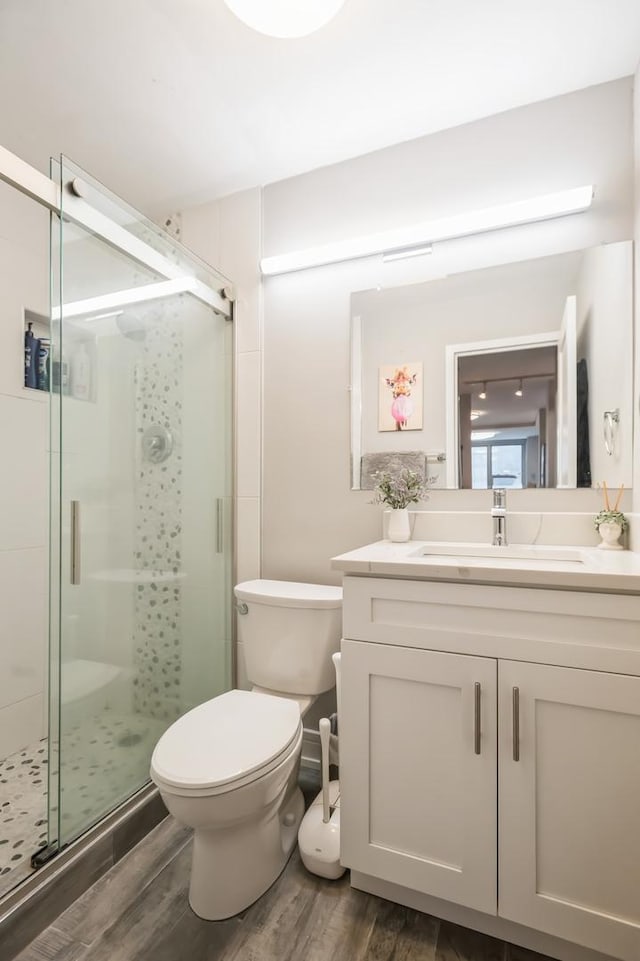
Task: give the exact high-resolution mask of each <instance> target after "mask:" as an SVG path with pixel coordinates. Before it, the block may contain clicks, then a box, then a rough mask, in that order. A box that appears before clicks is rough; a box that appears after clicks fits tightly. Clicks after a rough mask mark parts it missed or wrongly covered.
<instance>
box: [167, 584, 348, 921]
mask: <svg viewBox="0 0 640 961" xmlns="http://www.w3.org/2000/svg"><path fill="white" fill-rule="evenodd" d="M235 595H236V598H237V600H238V604H237V607H238V613H239V615H240V616H239V617H238V625H239V626H238V639H239V640H240V641H241V642H242V644H243V646H244V653H245V660H246V665H247V675H248V677H249V680H250V681H251V683H252V684H253V685H254V687H253V688H252V690H251V691H228V692H227V693H226V694H221V695H220V696H219V697H215V698H213V699H212V700H211V701H206V702H205V703H204V704H200V705H199V706H198V707H196V708H194V709H193V710H192V711H189V713H188V714H185V715H184V716H183V717H181V718H179V719H178V720H177V721H176V722H175V723H174V724H172V725H171V727H170V728H169V729H168V730H167V731H165V733H164V734H163V735H162V737H161V738H160V740H159V741H158V743H157V745H156V748H155V750H154V752H153V757H152V758H151V779H152V781H153V782H154V783H155V784H157V786H158V788H159V790H160V794H161V795H162V799H163V800H164V803H165V804H166V806H167V808H168V809H169V811H170V812H171V814H173V816H174V817H175V818H176V820H178V821H180V822H181V823H182V824H186V825H188V826H189V827H192V828H194V829H195V834H194V842H193V863H192V870H191V886H190V890H189V903H190V904H191V907H192V908H193V910H194V911H195V913H196V914H198V915H199V916H200V917H201V918H205V919H207V920H209V921H218V920H222V919H223V918H229V917H232V916H233V915H234V914H238V912H240V911H243V910H244V909H245V908H246V907H248V906H249V905H250V904H252V903H253V902H254V901H255V900H256V899H257V898H259V897H260V895H261V894H263V893H264V892H265V891H266V890H267V888H268V887H269V886H270V885H271V884H273V882H274V881H275V879H276V878H277V877H278V875H279V874H280V872H281V871H282V869H283V868H284V866H285V864H286V863H287V860H288V858H289V855H290V854H291V851H292V850H293V847H294V845H295V841H296V836H297V833H298V827H299V824H300V821H301V819H302V815H303V813H304V801H303V798H302V793H301V791H300V788H299V787H298V784H297V779H298V768H299V764H300V751H301V747H302V716H303V715H304V713H305V711H306V710H307V709H308V708H309V706H310V704H311V703H312V701H314V700H315V698H316V697H317V696H318V695H319V694H321V693H322V692H323V691H328V690H329V689H330V688H332V687H333V686H334V684H335V674H334V670H333V664H332V661H331V655H332V654H333V653H334V652H335V651H337V650H338V649H339V647H340V636H341V628H342V590H341V588H339V587H324V586H321V585H317V584H296V583H291V582H289V581H266V580H256V581H246V582H245V583H243V584H238V586H237V587H236V588H235Z"/></svg>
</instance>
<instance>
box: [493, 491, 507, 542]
mask: <svg viewBox="0 0 640 961" xmlns="http://www.w3.org/2000/svg"><path fill="white" fill-rule="evenodd" d="M491 517H492V519H493V541H492V543H493V546H494V547H506V546H507V492H506V490H505V489H504V487H496V489H495V490H494V492H493V507H492V508H491Z"/></svg>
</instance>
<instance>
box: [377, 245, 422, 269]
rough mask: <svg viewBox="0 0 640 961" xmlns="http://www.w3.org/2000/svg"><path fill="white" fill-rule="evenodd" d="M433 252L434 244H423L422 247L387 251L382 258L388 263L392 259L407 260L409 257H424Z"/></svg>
mask: <svg viewBox="0 0 640 961" xmlns="http://www.w3.org/2000/svg"><path fill="white" fill-rule="evenodd" d="M432 253H433V244H423V246H422V247H408V248H404V249H401V250H393V251H386V252H385V253H384V254H383V255H382V260H383V262H384V263H385V264H388V263H389V262H390V261H392V260H406V259H407V257H424V256H425V254H432Z"/></svg>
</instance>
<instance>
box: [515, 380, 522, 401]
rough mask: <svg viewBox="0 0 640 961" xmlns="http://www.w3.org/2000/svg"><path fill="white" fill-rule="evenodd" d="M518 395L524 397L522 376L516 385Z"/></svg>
mask: <svg viewBox="0 0 640 961" xmlns="http://www.w3.org/2000/svg"><path fill="white" fill-rule="evenodd" d="M516 397H522V378H520V380H519V381H518V386H517V387H516Z"/></svg>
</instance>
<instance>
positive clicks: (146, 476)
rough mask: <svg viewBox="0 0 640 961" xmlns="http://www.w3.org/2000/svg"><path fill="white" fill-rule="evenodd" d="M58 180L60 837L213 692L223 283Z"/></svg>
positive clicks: (87, 821)
mask: <svg viewBox="0 0 640 961" xmlns="http://www.w3.org/2000/svg"><path fill="white" fill-rule="evenodd" d="M60 183H61V189H62V197H63V199H62V217H61V218H60V221H59V268H60V274H59V296H58V298H57V300H58V309H57V310H56V308H55V307H54V311H53V332H52V344H51V357H50V369H51V378H52V390H53V392H54V394H55V403H54V408H53V409H54V414H53V420H52V452H53V453H52V463H53V464H54V465H55V466H54V474H55V475H56V476H55V477H54V481H55V483H54V485H53V486H52V489H53V490H54V492H55V493H54V500H55V502H56V503H55V504H54V507H57V508H58V510H57V511H56V510H54V511H53V514H52V516H53V517H54V530H53V531H52V534H53V538H52V539H53V543H54V563H53V565H52V574H53V575H54V583H53V587H54V590H53V597H54V603H53V606H52V640H53V641H54V643H52V655H53V658H54V662H53V667H52V675H51V681H52V683H51V696H52V702H51V703H52V721H53V723H52V746H53V748H54V750H53V752H52V753H53V756H54V761H53V763H52V771H51V787H52V788H53V790H52V791H51V805H52V809H51V812H50V813H51V816H52V818H53V821H52V824H53V825H55V826H56V827H57V839H58V843H59V845H63V844H65V843H66V842H68V841H69V840H72V839H73V838H75V837H77V836H78V835H79V834H80V833H82V832H83V831H84V830H86V829H87V828H88V827H89V826H91V825H92V824H94V823H95V822H96V821H98V820H99V819H100V818H101V817H102V816H104V815H105V814H106V813H107V812H109V811H111V810H112V809H113V808H114V807H115V806H117V804H119V803H120V802H121V801H123V800H124V799H126V798H127V797H129V796H131V795H132V794H133V793H135V792H136V791H137V790H138V789H139V788H140V787H142V786H143V785H144V784H145V782H146V781H147V780H148V777H149V761H150V756H151V752H152V750H153V747H154V745H155V743H156V741H157V740H158V738H159V736H160V735H161V734H162V732H163V731H164V730H165V728H166V727H167V726H168V725H169V724H170V723H171V722H172V721H174V720H175V718H176V717H178V716H179V715H180V714H182V713H184V711H185V710H187V709H189V708H190V707H192V706H193V705H194V704H197V703H199V702H200V701H203V700H205V699H207V698H209V697H213V696H215V695H216V694H218V693H221V692H222V691H224V690H227V689H228V688H229V686H230V677H231V643H230V630H231V628H230V624H231V617H230V601H231V544H232V538H231V517H232V510H231V493H232V489H231V424H232V416H231V411H232V406H231V388H232V324H231V323H229V318H228V316H225V313H228V304H227V303H225V302H224V300H223V299H222V298H220V297H219V295H218V291H219V289H220V288H221V287H222V285H223V284H224V280H222V279H221V278H220V277H217V276H215V275H213V274H212V273H211V271H210V269H208V268H206V267H205V265H203V264H201V263H199V262H197V261H196V259H195V258H192V257H191V256H189V255H188V254H187V252H186V251H185V250H184V249H182V248H181V247H180V245H179V244H176V243H175V242H174V241H173V240H172V239H171V238H170V237H168V235H167V234H166V233H164V232H163V231H160V230H159V229H158V228H156V227H155V226H153V225H152V224H150V223H149V222H148V221H146V220H145V219H144V218H143V217H142V216H141V215H139V214H138V213H137V212H136V211H134V210H132V209H131V208H128V207H126V206H125V205H124V204H122V202H120V201H119V200H118V199H117V198H114V197H113V196H111V195H110V194H108V193H107V192H106V191H105V190H104V188H102V187H101V186H100V185H98V184H96V183H95V182H94V181H92V180H91V179H90V178H88V177H87V175H86V174H84V173H83V172H82V171H80V170H78V169H77V168H76V167H74V165H72V164H71V163H70V162H69V161H67V160H63V161H62V163H61V165H60ZM54 303H55V300H54ZM56 513H57V514H58V515H59V516H57V517H56ZM56 759H57V762H56ZM53 833H55V830H54V831H53Z"/></svg>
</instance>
